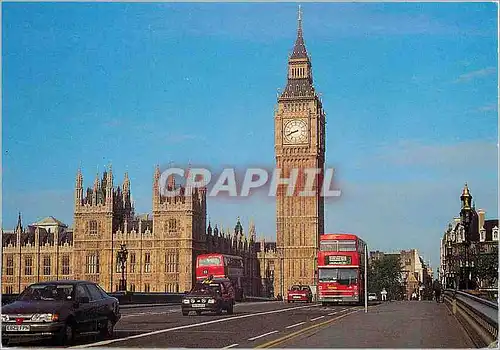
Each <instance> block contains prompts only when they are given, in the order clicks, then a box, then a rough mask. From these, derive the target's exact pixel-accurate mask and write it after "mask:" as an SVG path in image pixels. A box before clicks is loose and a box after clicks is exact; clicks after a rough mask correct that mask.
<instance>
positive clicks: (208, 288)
mask: <svg viewBox="0 0 500 350" xmlns="http://www.w3.org/2000/svg"><path fill="white" fill-rule="evenodd" d="M220 292H221V287H220V285H219V284H218V283H210V284H208V283H196V285H195V286H194V287H193V289H192V290H191V293H206V294H214V293H220Z"/></svg>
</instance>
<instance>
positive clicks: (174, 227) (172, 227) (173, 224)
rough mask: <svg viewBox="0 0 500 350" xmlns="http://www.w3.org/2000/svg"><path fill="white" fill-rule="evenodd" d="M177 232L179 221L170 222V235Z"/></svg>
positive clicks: (171, 220)
mask: <svg viewBox="0 0 500 350" xmlns="http://www.w3.org/2000/svg"><path fill="white" fill-rule="evenodd" d="M174 232H177V220H176V219H170V220H168V233H174Z"/></svg>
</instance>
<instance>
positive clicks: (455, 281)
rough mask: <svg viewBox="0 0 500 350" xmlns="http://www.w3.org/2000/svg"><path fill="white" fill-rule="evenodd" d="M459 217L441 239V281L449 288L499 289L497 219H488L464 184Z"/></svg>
mask: <svg viewBox="0 0 500 350" xmlns="http://www.w3.org/2000/svg"><path fill="white" fill-rule="evenodd" d="M460 201H461V206H460V215H459V216H457V217H455V218H453V220H451V222H450V223H449V224H448V227H447V229H446V230H445V232H444V234H443V238H442V239H441V242H440V243H441V244H440V248H441V266H440V271H439V274H440V278H441V282H442V283H443V285H445V286H446V287H447V288H459V289H468V290H472V289H488V288H491V289H494V290H497V289H498V234H499V225H498V218H497V219H489V220H488V219H486V212H485V210H483V209H477V210H476V206H475V204H474V202H473V200H472V194H471V191H470V189H469V187H468V186H467V184H465V186H464V188H463V189H462V194H461V196H460Z"/></svg>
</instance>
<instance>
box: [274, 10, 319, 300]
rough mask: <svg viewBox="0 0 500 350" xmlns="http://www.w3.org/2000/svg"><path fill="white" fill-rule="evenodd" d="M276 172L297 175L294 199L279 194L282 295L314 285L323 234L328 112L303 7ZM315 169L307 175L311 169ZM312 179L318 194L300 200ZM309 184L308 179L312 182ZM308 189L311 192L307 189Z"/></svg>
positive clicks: (278, 113) (279, 117)
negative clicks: (310, 52) (307, 42)
mask: <svg viewBox="0 0 500 350" xmlns="http://www.w3.org/2000/svg"><path fill="white" fill-rule="evenodd" d="M274 127H275V156H276V168H277V169H280V170H281V174H280V175H281V178H289V177H290V174H291V173H292V170H293V169H297V170H296V171H298V174H299V176H298V179H297V183H296V186H295V188H296V190H295V192H294V195H292V196H289V195H288V194H287V188H286V186H280V187H278V189H277V193H276V232H277V237H276V240H277V250H278V254H279V256H280V258H281V259H282V260H281V263H280V264H279V267H278V269H279V270H280V271H279V273H278V274H277V275H278V276H276V275H275V276H276V277H277V278H276V277H275V286H274V290H275V291H276V292H277V293H278V292H279V293H281V295H284V293H286V290H287V289H288V288H289V287H291V286H292V284H298V283H301V284H315V271H316V263H315V258H316V256H317V250H318V241H319V235H320V234H323V232H324V201H323V197H322V196H321V184H322V181H323V172H324V159H325V113H324V111H323V106H322V103H321V100H320V98H319V96H318V95H317V93H316V91H315V89H314V85H313V74H312V64H311V60H310V58H309V55H308V53H307V50H306V46H305V42H304V37H303V29H302V11H301V8H300V6H299V12H298V25H297V38H296V40H295V45H294V47H293V51H292V54H291V55H290V56H289V58H288V72H287V81H286V87H285V89H284V90H283V92H282V93H281V95H280V96H279V97H278V105H277V107H276V109H275V115H274ZM306 169H311V171H317V172H318V173H317V174H316V175H315V174H314V173H313V174H311V173H309V170H306ZM310 176H312V177H313V179H314V185H313V188H312V191H311V192H312V193H314V195H310V194H309V195H307V196H301V195H299V193H300V192H302V191H303V190H306V187H308V186H306V184H307V183H308V181H307V180H308V177H310ZM309 181H310V180H309ZM307 190H309V188H307Z"/></svg>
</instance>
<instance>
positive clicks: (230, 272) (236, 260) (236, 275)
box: [196, 253, 244, 301]
mask: <svg viewBox="0 0 500 350" xmlns="http://www.w3.org/2000/svg"><path fill="white" fill-rule="evenodd" d="M210 276H213V278H214V279H229V280H230V281H231V283H232V284H233V287H234V289H235V300H236V301H241V300H243V288H242V280H243V278H244V269H243V258H242V257H241V256H235V255H226V254H218V253H212V254H201V255H198V256H197V257H196V280H197V281H200V280H201V281H202V280H204V279H206V278H208V277H210Z"/></svg>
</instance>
